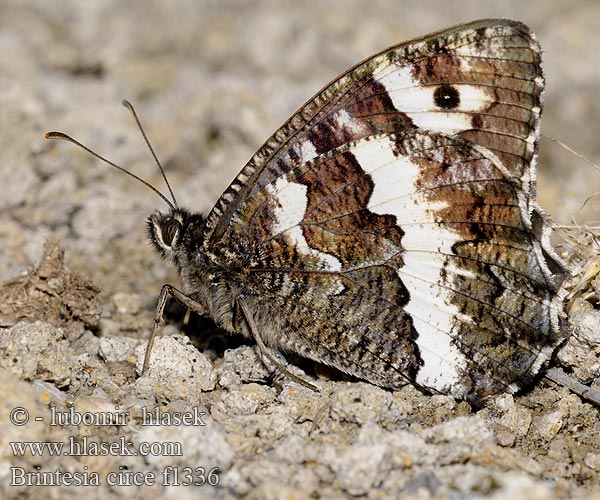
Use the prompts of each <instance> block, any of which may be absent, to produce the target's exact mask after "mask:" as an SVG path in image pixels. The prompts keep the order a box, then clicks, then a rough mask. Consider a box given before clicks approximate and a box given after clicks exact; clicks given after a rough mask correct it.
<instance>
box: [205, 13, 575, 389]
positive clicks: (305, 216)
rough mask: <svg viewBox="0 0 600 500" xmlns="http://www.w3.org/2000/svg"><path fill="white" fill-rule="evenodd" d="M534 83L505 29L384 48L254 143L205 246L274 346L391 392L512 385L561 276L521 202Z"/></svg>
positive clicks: (212, 218)
mask: <svg viewBox="0 0 600 500" xmlns="http://www.w3.org/2000/svg"><path fill="white" fill-rule="evenodd" d="M542 89H543V78H542V74H541V69H540V55H539V47H538V45H537V42H536V41H535V40H534V39H533V36H532V35H531V33H530V32H529V30H528V29H527V28H526V27H525V26H524V25H522V24H519V23H515V22H512V21H503V20H499V21H498V20H487V21H478V22H475V23H472V24H468V25H463V26H459V27H456V28H452V29H450V30H446V31H444V32H440V33H436V34H433V35H430V36H429V37H424V38H423V39H419V40H416V41H413V42H409V43H408V44H403V45H399V46H396V47H392V48H390V49H388V50H387V51H384V52H382V53H381V54H378V55H376V56H374V57H373V58H370V59H368V60H366V61H364V62H363V63H361V64H359V65H357V66H356V67H354V68H352V69H351V70H349V71H348V72H346V73H345V74H344V75H342V76H341V77H340V78H339V79H338V80H336V81H334V82H333V83H332V84H330V85H329V86H328V87H326V88H325V89H324V90H322V91H321V92H320V93H319V94H317V95H316V96H315V97H314V98H313V99H312V100H311V101H309V103H307V104H306V105H305V106H304V107H303V108H301V110H300V111H299V112H298V113H297V114H296V115H294V116H293V117H292V118H291V119H290V120H289V121H288V122H287V123H286V124H285V125H284V126H283V127H282V128H281V129H279V130H278V131H277V132H276V133H275V134H274V135H273V136H272V137H271V138H270V139H269V140H268V141H267V142H266V143H265V145H263V147H262V148H261V149H260V150H259V151H258V153H257V154H256V155H255V156H254V157H253V158H252V160H251V161H250V162H249V163H248V164H247V165H246V167H244V169H243V170H242V171H241V172H240V174H239V175H238V177H237V178H236V179H235V180H234V182H233V183H232V184H231V186H230V187H229V188H228V190H227V191H226V192H225V193H224V194H223V196H222V197H221V199H220V200H219V201H218V202H217V204H216V205H215V207H214V208H213V210H212V212H211V214H209V217H208V219H207V226H206V229H205V234H204V251H205V252H206V254H207V256H208V257H209V259H211V261H212V262H213V263H214V264H215V265H216V266H219V267H221V268H224V269H231V270H235V269H243V270H244V271H243V273H240V276H239V288H240V290H241V293H243V294H244V296H245V297H246V300H247V302H248V303H249V304H250V305H251V307H252V310H253V311H254V313H255V314H256V318H255V320H256V323H257V325H259V328H260V327H261V325H262V326H263V328H264V329H265V336H266V340H267V342H268V343H269V344H270V345H272V346H273V347H277V348H280V349H283V350H287V351H293V352H297V353H299V354H301V355H304V356H307V357H309V358H312V359H316V360H319V361H322V362H325V363H328V364H331V365H333V366H335V367H337V368H340V369H342V370H344V371H347V372H349V373H352V374H354V375H357V376H359V377H362V378H365V379H367V380H370V381H371V382H374V383H378V384H380V385H384V386H388V387H399V386H400V385H402V384H404V383H406V382H412V383H416V384H418V385H420V386H422V387H424V388H426V389H430V390H434V391H437V392H442V393H448V394H452V395H454V396H456V397H460V398H467V399H471V400H473V401H479V400H480V399H481V398H484V397H486V396H488V395H490V394H495V393H499V392H502V391H504V390H507V389H508V390H514V389H516V388H518V387H520V386H522V385H523V384H525V383H527V382H528V381H529V380H530V379H531V377H532V376H533V375H534V374H535V373H537V371H538V370H539V368H540V366H541V364H542V363H543V362H544V361H546V360H547V359H548V357H549V356H550V354H551V352H552V350H553V349H554V347H555V346H556V345H557V343H558V342H559V341H560V340H561V338H562V334H561V328H560V324H559V323H560V312H559V311H560V301H561V300H562V298H561V296H560V294H559V293H558V287H559V285H560V283H561V281H562V279H563V278H564V271H563V270H562V267H561V264H560V262H559V260H558V258H557V257H556V256H555V255H554V253H553V252H552V250H551V248H550V246H549V242H548V232H549V228H548V224H547V223H546V220H545V218H544V216H543V214H542V213H541V211H540V210H539V209H538V207H537V205H536V204H535V201H534V199H533V198H534V187H535V185H534V183H535V180H534V165H533V162H534V161H535V153H536V150H535V148H536V143H537V139H538V135H539V132H538V128H539V116H540V112H541V104H540V99H541V92H542ZM241 274H243V277H242V276H241ZM273 318H276V319H273ZM272 324H275V326H276V328H272ZM276 332H279V333H276Z"/></svg>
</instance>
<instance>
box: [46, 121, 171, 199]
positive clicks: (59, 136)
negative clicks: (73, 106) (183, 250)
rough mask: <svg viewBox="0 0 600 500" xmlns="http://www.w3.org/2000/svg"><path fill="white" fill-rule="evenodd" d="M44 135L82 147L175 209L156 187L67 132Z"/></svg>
mask: <svg viewBox="0 0 600 500" xmlns="http://www.w3.org/2000/svg"><path fill="white" fill-rule="evenodd" d="M45 137H46V139H60V140H63V141H67V142H70V143H72V144H75V145H76V146H79V147H80V148H81V149H83V150H84V151H87V152H88V153H89V154H91V155H92V156H94V157H96V158H98V159H99V160H101V161H103V162H104V163H106V164H108V165H110V166H111V167H114V168H116V169H117V170H120V171H121V172H123V173H125V174H127V175H128V176H130V177H133V178H134V179H135V180H137V181H138V182H141V183H142V184H143V185H144V186H146V187H147V188H150V189H151V190H152V191H154V192H155V193H156V194H157V195H158V196H160V197H161V198H162V200H163V201H164V202H165V203H166V204H167V205H169V207H170V208H171V210H175V209H176V208H177V203H175V205H173V203H171V202H170V201H169V199H168V198H167V197H166V196H165V195H164V194H162V193H161V192H160V191H159V190H158V189H156V188H155V187H154V186H153V185H152V184H150V183H149V182H146V181H145V180H144V179H142V178H141V177H138V176H137V175H135V174H134V173H132V172H130V171H129V170H127V169H125V168H123V167H121V166H119V165H117V164H116V163H113V162H112V161H110V160H107V159H106V158H104V156H101V155H99V154H98V153H96V152H95V151H92V150H91V149H90V148H88V147H87V146H84V145H83V144H81V142H79V141H76V140H75V139H73V138H72V137H71V136H68V135H67V134H64V133H62V132H48V133H46V135H45ZM144 137H145V135H144ZM153 154H154V152H153ZM159 166H160V165H159ZM160 170H161V172H162V171H163V170H162V168H161V169H160ZM163 176H164V172H163ZM167 185H168V184H167ZM170 190H171V188H170V187H169V191H170ZM171 195H173V193H171ZM173 200H175V198H173Z"/></svg>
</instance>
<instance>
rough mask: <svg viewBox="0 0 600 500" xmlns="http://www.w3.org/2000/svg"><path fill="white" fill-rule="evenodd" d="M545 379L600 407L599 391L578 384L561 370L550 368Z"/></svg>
mask: <svg viewBox="0 0 600 500" xmlns="http://www.w3.org/2000/svg"><path fill="white" fill-rule="evenodd" d="M544 378H546V379H548V380H550V381H552V382H554V383H555V384H558V385H560V386H561V387H566V388H567V389H569V390H570V391H571V392H574V393H575V394H577V395H578V396H580V397H581V398H583V399H586V400H588V401H590V402H591V403H594V404H595V405H596V406H600V391H599V390H597V389H594V388H592V387H588V386H587V385H583V384H582V383H581V382H578V381H577V380H575V379H574V378H572V377H569V375H567V374H566V373H565V372H564V371H562V370H561V369H560V368H556V367H552V368H548V370H547V371H546V373H545V375H544Z"/></svg>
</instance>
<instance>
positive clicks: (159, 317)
mask: <svg viewBox="0 0 600 500" xmlns="http://www.w3.org/2000/svg"><path fill="white" fill-rule="evenodd" d="M169 297H173V298H174V299H176V300H177V301H178V302H180V303H181V304H183V305H184V306H186V307H187V308H188V311H190V310H192V311H195V312H197V313H198V314H202V315H204V314H206V309H205V308H204V306H203V305H202V304H201V303H200V302H196V301H195V300H194V299H192V298H190V297H188V296H187V295H186V294H185V293H183V292H182V291H181V290H178V289H177V288H175V287H174V286H172V285H163V287H162V288H161V289H160V295H159V296H158V303H157V304H156V313H155V314H154V328H153V329H152V335H150V339H149V340H148V345H147V347H146V354H145V355H144V365H143V367H142V375H143V374H144V373H146V371H147V370H148V366H149V365H150V353H151V352H152V346H153V345H154V338H155V337H156V334H157V333H158V329H159V328H160V325H161V323H162V321H163V313H164V311H165V306H166V304H167V299H168V298H169Z"/></svg>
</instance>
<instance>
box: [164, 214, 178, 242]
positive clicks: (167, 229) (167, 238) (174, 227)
mask: <svg viewBox="0 0 600 500" xmlns="http://www.w3.org/2000/svg"><path fill="white" fill-rule="evenodd" d="M179 228H181V222H179V221H178V220H177V219H169V220H168V221H167V222H166V223H165V225H164V226H163V227H162V229H161V234H162V240H163V243H164V244H165V245H168V246H171V243H173V240H174V239H175V235H176V234H177V231H179Z"/></svg>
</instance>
